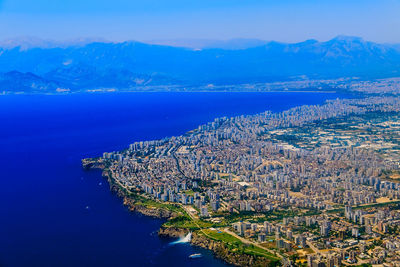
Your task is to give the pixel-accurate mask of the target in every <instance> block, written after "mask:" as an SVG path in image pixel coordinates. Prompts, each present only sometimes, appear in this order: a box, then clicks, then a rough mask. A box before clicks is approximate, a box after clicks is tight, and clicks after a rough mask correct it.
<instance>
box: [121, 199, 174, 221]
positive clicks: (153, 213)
mask: <svg viewBox="0 0 400 267" xmlns="http://www.w3.org/2000/svg"><path fill="white" fill-rule="evenodd" d="M124 205H126V206H127V207H128V209H129V210H130V211H134V212H139V213H141V214H143V215H146V216H150V217H154V218H159V219H168V218H171V217H173V216H174V215H175V214H174V213H173V212H172V211H169V210H166V209H161V208H152V207H145V206H143V205H140V204H136V202H135V200H134V199H131V198H129V197H124Z"/></svg>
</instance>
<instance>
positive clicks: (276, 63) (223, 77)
mask: <svg viewBox="0 0 400 267" xmlns="http://www.w3.org/2000/svg"><path fill="white" fill-rule="evenodd" d="M12 71H17V72H19V73H25V74H26V75H14V76H15V78H14V79H10V74H7V75H6V74H3V75H2V80H1V81H2V82H1V83H0V90H11V89H10V88H18V86H22V85H23V88H24V89H22V88H21V90H24V91H26V90H29V84H34V85H35V86H36V87H32V88H37V84H42V85H43V86H40V88H48V90H52V89H53V88H58V87H59V86H62V87H65V88H69V89H71V90H79V89H91V88H117V89H118V88H132V87H137V86H145V85H148V86H151V85H172V84H183V85H186V84H189V85H190V84H206V83H215V84H235V83H250V82H267V81H271V80H285V79H288V78H290V77H293V76H300V75H305V76H307V77H311V78H336V77H345V76H346V77H350V76H360V77H389V76H398V75H400V73H399V72H400V49H399V46H397V45H388V44H377V43H373V42H367V41H364V40H363V39H361V38H358V37H347V36H338V37H336V38H334V39H332V40H329V41H327V42H318V41H316V40H307V41H304V42H300V43H294V44H287V43H279V42H268V43H266V44H263V45H261V46H256V47H250V48H245V49H220V48H210V49H189V48H182V47H172V46H163V45H152V44H144V43H140V42H123V43H104V42H94V43H89V44H85V45H80V46H77V45H72V46H67V47H51V48H40V47H37V48H23V49H22V48H21V47H14V48H2V49H0V73H9V72H12ZM14 74H15V73H14ZM28 74H34V75H35V76H31V75H28ZM19 79H21V81H19ZM29 79H32V81H31V83H29V82H28V80H29ZM39 81H40V82H39ZM46 83H48V86H45V84H46ZM7 88H8V89H7ZM27 88H28V89H27ZM14 90H17V89H14ZM43 90H46V89H43Z"/></svg>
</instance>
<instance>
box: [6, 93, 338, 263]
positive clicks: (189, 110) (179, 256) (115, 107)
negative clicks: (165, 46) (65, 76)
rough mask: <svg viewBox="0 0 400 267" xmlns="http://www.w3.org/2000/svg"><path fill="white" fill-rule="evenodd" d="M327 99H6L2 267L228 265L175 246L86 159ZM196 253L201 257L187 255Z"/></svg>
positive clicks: (230, 96) (90, 96) (330, 96)
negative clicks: (217, 121)
mask: <svg viewBox="0 0 400 267" xmlns="http://www.w3.org/2000/svg"><path fill="white" fill-rule="evenodd" d="M337 97H341V96H340V95H337V94H322V93H127V94H76V95H58V96H51V95H33V96H24V95H7V96H0V182H1V185H0V266H224V263H223V262H221V261H219V260H217V259H214V258H213V256H212V254H211V253H210V252H208V251H206V250H203V249H199V248H195V247H191V246H190V245H188V244H177V245H170V243H171V241H173V240H166V239H160V238H158V236H157V235H156V231H157V230H158V228H159V226H160V225H161V224H162V221H161V220H156V219H152V218H148V217H144V216H140V215H137V214H134V213H130V212H129V211H127V209H126V208H125V207H124V206H123V205H122V202H121V200H120V199H119V198H118V197H116V196H115V195H114V194H113V193H111V192H110V191H109V187H108V184H107V183H106V181H105V180H104V179H102V177H101V173H100V172H99V171H89V172H87V171H83V170H82V169H81V165H80V160H81V159H82V158H84V157H92V156H99V155H101V154H102V152H105V151H114V150H119V149H123V148H125V147H127V146H128V144H130V143H132V142H134V141H138V140H150V139H158V138H162V137H165V136H171V135H180V134H183V133H185V132H186V131H188V130H191V129H193V128H195V127H197V126H198V125H199V124H202V123H206V122H208V121H210V120H213V119H214V118H215V117H221V116H234V115H240V114H255V113H258V112H262V111H265V110H268V109H269V110H272V111H281V110H285V109H288V108H290V107H293V106H297V105H301V104H320V103H323V102H324V101H325V100H326V99H333V98H337ZM193 253H202V254H203V255H204V257H203V258H200V259H192V260H190V259H188V256H189V255H190V254H193Z"/></svg>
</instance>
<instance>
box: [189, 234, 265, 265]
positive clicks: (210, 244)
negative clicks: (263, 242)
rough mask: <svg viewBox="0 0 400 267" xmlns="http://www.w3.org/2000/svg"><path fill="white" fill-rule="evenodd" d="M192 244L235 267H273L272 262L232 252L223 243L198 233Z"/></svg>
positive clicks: (193, 236)
mask: <svg viewBox="0 0 400 267" xmlns="http://www.w3.org/2000/svg"><path fill="white" fill-rule="evenodd" d="M191 243H192V245H195V246H198V247H202V248H205V249H209V250H212V251H213V252H214V256H215V257H217V258H219V259H222V260H224V261H226V262H227V263H230V264H232V265H235V266H271V262H270V261H269V260H268V259H266V258H263V257H257V256H252V255H248V254H244V253H238V252H232V251H231V250H229V249H228V248H227V247H226V245H225V244H223V243H222V242H219V241H215V240H211V239H209V238H207V237H205V236H203V235H199V234H197V233H193V235H192V241H191Z"/></svg>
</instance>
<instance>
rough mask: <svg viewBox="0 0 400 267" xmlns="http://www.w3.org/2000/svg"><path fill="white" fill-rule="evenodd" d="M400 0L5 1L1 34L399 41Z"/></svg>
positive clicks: (1, 5)
mask: <svg viewBox="0 0 400 267" xmlns="http://www.w3.org/2000/svg"><path fill="white" fill-rule="evenodd" d="M399 14H400V0H375V1H372V0H357V1H356V0H347V1H345V0H336V1H333V0H303V1H302V0H258V1H255V0H201V1H197V0H140V1H137V0H34V1H33V0H0V39H7V38H13V37H18V36H37V37H41V38H47V39H55V40H64V39H73V38H79V37H101V38H105V39H109V40H113V41H122V40H141V41H145V40H153V39H175V38H200V39H230V38H259V39H264V40H278V41H284V42H296V41H302V40H305V39H311V38H314V39H318V40H327V39H330V38H332V37H334V36H336V35H341V34H344V35H353V36H360V37H363V38H364V39H367V40H372V41H377V42H391V43H395V42H397V43H400V15H399Z"/></svg>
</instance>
